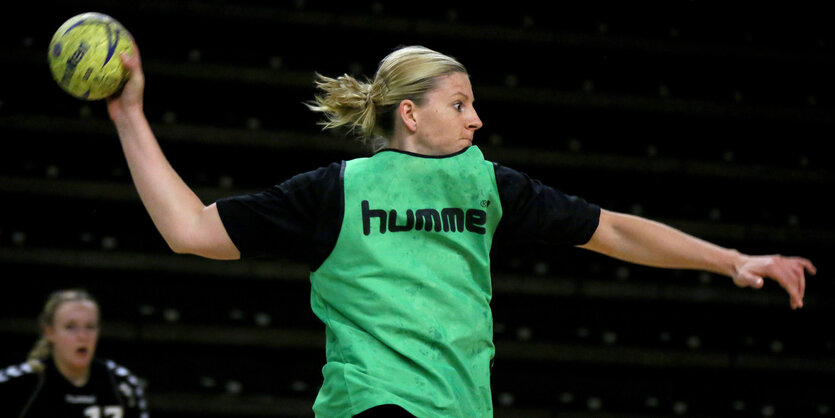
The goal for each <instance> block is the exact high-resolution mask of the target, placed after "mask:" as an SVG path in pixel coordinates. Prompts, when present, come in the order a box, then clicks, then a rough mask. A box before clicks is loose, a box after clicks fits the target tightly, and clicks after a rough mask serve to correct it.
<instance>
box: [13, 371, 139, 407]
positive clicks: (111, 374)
mask: <svg viewBox="0 0 835 418" xmlns="http://www.w3.org/2000/svg"><path fill="white" fill-rule="evenodd" d="M44 366H45V368H44V370H43V371H41V372H36V371H34V370H33V369H32V367H31V366H30V365H29V364H27V363H23V364H20V365H15V366H10V367H7V368H5V369H0V417H3V418H6V417H9V418H22V417H25V418H56V417H61V418H76V417H77V418H90V417H94V418H118V417H124V418H147V417H148V413H147V404H146V401H145V394H144V390H143V388H142V387H141V386H140V385H139V382H138V380H137V378H136V377H135V376H133V375H132V374H131V373H130V371H128V370H127V369H125V368H124V367H122V366H119V365H118V364H116V363H114V362H112V361H108V360H98V359H94V360H93V361H92V362H91V363H90V378H89V379H88V380H87V383H86V384H85V385H84V386H81V387H78V386H75V385H73V384H72V383H70V382H69V381H68V380H67V379H66V378H64V376H63V375H61V373H60V372H58V370H57V369H56V368H55V365H54V364H53V363H52V361H51V360H47V361H45V363H44Z"/></svg>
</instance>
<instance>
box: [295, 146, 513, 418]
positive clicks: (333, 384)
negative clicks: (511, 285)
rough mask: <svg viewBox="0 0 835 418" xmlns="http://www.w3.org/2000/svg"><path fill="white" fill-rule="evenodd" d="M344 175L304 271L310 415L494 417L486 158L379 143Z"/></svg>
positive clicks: (493, 206) (495, 211)
mask: <svg viewBox="0 0 835 418" xmlns="http://www.w3.org/2000/svg"><path fill="white" fill-rule="evenodd" d="M344 186H345V189H344V190H345V196H344V199H345V200H344V202H345V212H344V219H343V221H342V229H341V230H340V233H339V239H338V240H337V243H336V247H335V248H334V250H333V252H332V253H331V254H330V256H329V257H328V258H327V259H326V260H325V262H324V263H323V264H322V265H321V267H320V268H319V269H318V270H317V271H315V272H313V273H312V274H311V278H310V280H311V284H312V292H311V306H312V308H313V311H314V313H315V314H316V315H317V316H318V317H319V318H320V319H321V320H322V321H323V322H324V323H325V331H326V336H327V343H326V357H327V364H326V365H325V366H324V368H323V369H322V374H323V375H324V384H323V386H322V388H321V390H320V392H319V395H318V397H317V398H316V403H315V404H314V406H313V409H314V411H315V412H316V415H317V416H322V417H344V416H352V415H354V414H356V413H359V412H361V411H363V410H365V409H367V408H370V407H373V406H377V405H382V404H398V405H400V406H402V407H404V408H405V409H407V410H408V411H409V412H411V413H412V414H414V415H416V416H418V417H486V416H492V413H493V407H492V401H491V393H490V362H491V360H492V358H493V354H494V351H495V350H494V346H493V317H492V313H491V311H490V299H491V297H492V289H491V279H490V246H491V244H492V238H493V233H494V232H495V230H496V226H497V225H498V223H499V219H500V218H501V215H502V209H501V203H500V201H499V193H498V189H497V186H496V177H495V172H494V169H493V164H492V163H490V162H488V161H485V160H484V156H483V155H482V153H481V151H480V150H479V149H478V148H477V147H469V148H467V149H466V150H464V151H462V152H460V153H457V154H453V155H449V156H444V157H428V156H418V155H413V154H409V153H403V152H399V151H394V150H385V151H381V152H379V153H377V154H376V155H374V156H373V157H370V158H360V159H356V160H351V161H348V162H347V163H346V164H345V172H344Z"/></svg>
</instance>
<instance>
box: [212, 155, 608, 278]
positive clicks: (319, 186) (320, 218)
mask: <svg viewBox="0 0 835 418" xmlns="http://www.w3.org/2000/svg"><path fill="white" fill-rule="evenodd" d="M344 167H345V162H344V161H343V162H341V163H332V164H330V165H328V166H326V167H321V168H319V169H317V170H314V171H310V172H307V173H303V174H299V175H296V176H294V177H292V178H290V179H289V180H287V181H285V182H283V183H281V184H279V185H276V186H274V187H272V188H271V189H269V190H266V191H263V192H260V193H253V194H249V195H243V196H233V197H228V198H223V199H220V200H218V201H217V208H218V212H219V213H220V218H221V220H222V221H223V225H224V227H225V228H226V231H227V233H229V236H230V238H231V239H232V241H233V242H234V243H235V245H236V246H237V247H238V250H240V252H241V257H243V258H249V257H259V256H271V255H275V254H281V255H282V256H283V257H288V258H291V259H296V260H300V261H304V262H307V264H308V265H309V266H310V269H311V271H315V270H316V269H317V268H318V267H319V266H320V265H321V264H322V262H323V261H324V260H325V259H326V258H327V257H328V255H329V254H330V252H331V251H332V250H333V248H334V246H335V245H336V240H337V238H338V237H339V231H340V228H341V226H342V215H343V214H344V210H345V208H344V207H343V206H344V201H343V186H344V184H343V178H342V175H343V173H344ZM493 167H494V169H495V175H496V186H497V187H498V191H499V197H500V198H501V204H502V210H503V213H502V218H501V221H500V222H499V226H498V229H497V230H496V235H495V239H494V241H495V242H498V243H501V244H506V245H513V244H516V243H523V242H537V243H542V244H551V245H581V244H585V243H586V242H588V241H589V239H591V236H592V234H594V232H595V230H596V229H597V225H598V222H599V220H600V206H598V205H596V204H592V203H588V202H586V201H585V200H584V199H582V198H579V197H577V196H573V195H569V194H566V193H563V192H562V191H560V190H558V189H555V188H553V187H551V186H548V185H545V184H543V183H542V182H540V181H538V180H536V179H533V178H531V177H529V176H528V175H527V174H525V173H522V172H519V171H516V170H514V169H511V168H509V167H505V166H503V165H501V164H498V163H493ZM277 237H278V238H277Z"/></svg>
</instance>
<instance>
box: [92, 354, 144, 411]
mask: <svg viewBox="0 0 835 418" xmlns="http://www.w3.org/2000/svg"><path fill="white" fill-rule="evenodd" d="M92 367H94V368H95V369H96V370H98V371H99V373H102V372H103V373H106V374H107V375H109V377H110V381H111V383H112V384H113V386H114V389H115V391H116V392H117V393H118V395H119V396H120V397H121V398H122V402H123V404H124V405H125V406H127V407H128V408H136V409H138V410H140V411H144V410H145V409H146V408H147V405H146V402H145V385H144V383H143V382H142V381H141V380H140V379H139V378H138V377H137V376H136V375H135V374H133V372H131V371H130V369H128V368H127V367H125V366H123V365H121V364H119V363H116V362H115V361H113V360H108V359H96V360H94V361H93V366H92Z"/></svg>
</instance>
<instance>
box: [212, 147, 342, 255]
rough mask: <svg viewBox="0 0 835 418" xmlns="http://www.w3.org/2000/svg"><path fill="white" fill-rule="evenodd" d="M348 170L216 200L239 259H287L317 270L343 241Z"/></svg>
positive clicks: (325, 170)
mask: <svg viewBox="0 0 835 418" xmlns="http://www.w3.org/2000/svg"><path fill="white" fill-rule="evenodd" d="M344 164H345V163H344V162H342V163H333V164H330V165H328V166H327V167H322V168H319V169H317V170H314V171H310V172H307V173H304V174H299V175H296V176H294V177H292V178H290V179H289V180H287V181H285V182H283V183H281V184H279V185H277V186H273V187H272V188H270V189H269V190H266V191H263V192H260V193H253V194H249V195H243V196H235V197H229V198H224V199H220V200H218V201H217V208H218V212H219V213H220V218H221V220H222V222H223V226H224V227H225V228H226V232H227V233H229V237H230V238H231V239H232V242H234V243H235V246H237V247H238V250H239V251H240V252H241V257H242V258H250V257H280V258H289V259H294V260H299V261H303V262H306V263H308V265H310V268H311V270H315V269H316V268H318V267H319V265H320V264H321V263H322V262H323V261H324V260H325V258H327V257H328V255H329V254H330V252H331V251H332V250H333V248H334V246H335V245H336V239H337V238H338V237H339V230H340V228H341V225H342V215H343V212H344V210H343V209H344V208H343V205H344V203H343V190H344V189H343V185H342V172H343V167H344Z"/></svg>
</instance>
